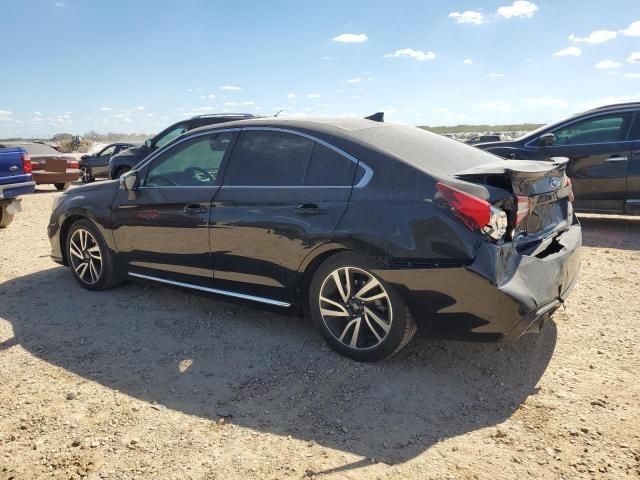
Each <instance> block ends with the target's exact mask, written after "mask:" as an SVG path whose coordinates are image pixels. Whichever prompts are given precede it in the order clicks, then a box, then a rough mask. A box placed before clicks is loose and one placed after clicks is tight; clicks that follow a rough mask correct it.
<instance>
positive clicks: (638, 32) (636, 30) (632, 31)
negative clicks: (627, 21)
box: [620, 20, 640, 37]
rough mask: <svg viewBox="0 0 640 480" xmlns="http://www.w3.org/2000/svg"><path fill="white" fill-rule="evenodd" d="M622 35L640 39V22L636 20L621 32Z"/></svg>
mask: <svg viewBox="0 0 640 480" xmlns="http://www.w3.org/2000/svg"><path fill="white" fill-rule="evenodd" d="M620 33H622V34H623V35H627V36H629V37H640V20H636V21H635V22H633V23H632V24H631V25H629V26H628V27H627V28H625V29H624V30H620Z"/></svg>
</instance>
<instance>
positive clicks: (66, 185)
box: [53, 182, 71, 191]
mask: <svg viewBox="0 0 640 480" xmlns="http://www.w3.org/2000/svg"><path fill="white" fill-rule="evenodd" d="M70 185H71V184H70V183H69V182H66V183H54V184H53V186H54V187H56V190H60V191H62V190H66V189H67V188H69V186H70Z"/></svg>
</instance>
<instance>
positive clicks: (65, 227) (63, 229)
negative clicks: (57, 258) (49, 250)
mask: <svg viewBox="0 0 640 480" xmlns="http://www.w3.org/2000/svg"><path fill="white" fill-rule="evenodd" d="M80 220H89V221H91V220H90V219H89V217H87V216H86V215H81V214H79V213H72V214H71V215H69V216H68V217H67V218H65V219H64V221H63V222H62V225H61V226H60V253H61V254H62V263H63V264H64V265H66V266H69V259H68V258H67V235H68V234H69V230H71V227H72V226H73V224H74V223H76V222H78V221H80Z"/></svg>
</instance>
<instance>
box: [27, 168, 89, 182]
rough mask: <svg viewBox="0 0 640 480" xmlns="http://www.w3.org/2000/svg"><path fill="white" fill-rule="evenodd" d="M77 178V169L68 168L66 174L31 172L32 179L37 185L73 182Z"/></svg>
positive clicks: (78, 176) (78, 174)
mask: <svg viewBox="0 0 640 480" xmlns="http://www.w3.org/2000/svg"><path fill="white" fill-rule="evenodd" d="M79 178H80V170H79V169H77V168H68V169H67V171H66V172H48V171H43V170H38V171H35V172H33V179H34V180H35V182H36V184H38V185H41V184H48V183H68V182H75V181H76V180H78V179H79Z"/></svg>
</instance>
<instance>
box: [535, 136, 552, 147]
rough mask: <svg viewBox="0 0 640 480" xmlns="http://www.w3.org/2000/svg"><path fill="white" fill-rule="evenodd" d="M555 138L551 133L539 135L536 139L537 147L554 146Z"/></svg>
mask: <svg viewBox="0 0 640 480" xmlns="http://www.w3.org/2000/svg"><path fill="white" fill-rule="evenodd" d="M555 143H556V136H555V135H554V134H553V133H545V134H544V135H540V137H539V138H538V146H540V147H549V146H551V145H555Z"/></svg>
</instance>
